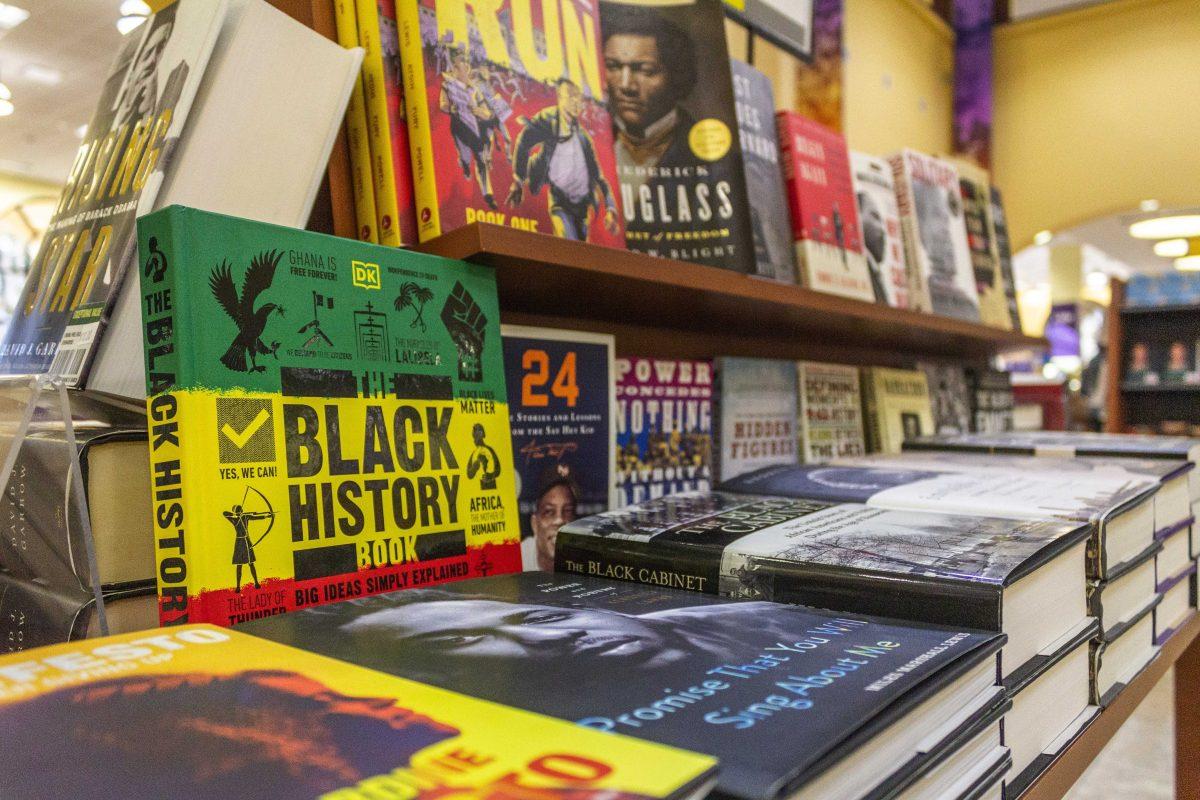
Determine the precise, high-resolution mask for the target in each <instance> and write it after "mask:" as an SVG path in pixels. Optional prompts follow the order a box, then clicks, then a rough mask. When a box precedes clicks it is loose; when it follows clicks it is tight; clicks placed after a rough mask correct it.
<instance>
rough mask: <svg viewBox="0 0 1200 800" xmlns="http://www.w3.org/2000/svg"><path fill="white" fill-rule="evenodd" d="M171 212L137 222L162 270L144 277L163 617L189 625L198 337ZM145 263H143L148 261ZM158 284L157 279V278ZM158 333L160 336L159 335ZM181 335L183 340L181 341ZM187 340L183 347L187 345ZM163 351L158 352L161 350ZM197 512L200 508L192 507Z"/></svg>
mask: <svg viewBox="0 0 1200 800" xmlns="http://www.w3.org/2000/svg"><path fill="white" fill-rule="evenodd" d="M178 213H185V214H186V213H188V212H187V211H183V212H179V211H165V212H159V213H158V214H153V215H150V216H148V217H143V218H142V219H140V220H138V242H139V249H140V250H142V252H143V253H145V252H147V251H148V250H149V248H151V247H154V248H156V249H157V252H158V255H159V256H160V259H161V261H160V263H161V268H160V271H159V272H157V273H154V274H153V277H145V275H146V273H145V272H144V273H143V278H142V314H143V320H144V322H145V329H146V345H145V346H146V361H147V368H146V378H147V387H146V414H147V416H148V417H149V419H148V420H147V425H148V426H149V437H148V438H149V441H150V481H151V486H150V491H151V496H152V502H153V520H154V560H155V577H156V580H157V582H158V613H159V623H160V624H162V625H183V624H185V623H187V622H190V621H194V620H192V619H191V614H190V612H191V609H190V604H189V600H188V597H189V592H188V587H189V579H190V574H191V570H190V569H189V566H190V565H189V557H190V556H189V551H188V547H187V543H186V541H185V531H186V530H187V527H188V524H189V522H190V519H189V518H190V516H192V515H193V514H194V511H193V512H191V513H189V505H188V503H187V493H188V490H189V487H188V485H187V483H186V482H185V476H188V475H190V472H191V471H190V470H188V469H187V468H186V461H185V455H186V450H185V445H186V444H187V442H186V440H187V436H186V433H185V432H186V431H187V426H186V425H184V424H183V422H184V416H185V415H184V414H183V408H182V406H183V405H184V404H185V403H186V398H185V394H186V393H185V392H183V391H182V390H181V387H183V386H186V385H188V383H189V380H188V379H189V378H190V376H191V371H190V369H189V368H190V367H191V366H192V363H191V362H192V359H191V358H190V357H189V356H188V353H187V348H188V343H187V341H186V336H187V332H190V331H196V330H197V329H196V328H195V321H194V320H193V318H192V314H191V293H190V291H189V287H188V285H187V278H188V270H187V253H188V249H187V247H186V245H185V243H184V242H181V241H179V239H180V238H181V234H180V233H179V232H177V231H176V230H175V225H174V224H173V222H174V220H175V215H176V214H178ZM144 260H145V259H144V258H143V261H144ZM155 277H157V280H156V279H155ZM155 330H157V331H159V332H160V335H158V336H155V335H154V334H153V331H155ZM177 332H179V333H180V334H181V335H176V334H177ZM181 340H182V341H181ZM156 350H157V351H158V352H157V353H156V352H155V351H156ZM190 508H192V509H194V508H195V504H192V505H191V507H190Z"/></svg>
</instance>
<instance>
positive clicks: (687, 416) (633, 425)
mask: <svg viewBox="0 0 1200 800" xmlns="http://www.w3.org/2000/svg"><path fill="white" fill-rule="evenodd" d="M616 363H617V417H616V418H617V507H620V506H625V505H630V504H632V503H640V502H642V501H643V500H649V499H651V498H654V497H662V496H663V495H669V494H675V493H677V492H686V491H695V490H704V489H708V488H709V486H710V482H711V480H712V426H713V363H712V362H711V361H685V360H675V359H663V358H618V359H617V362H616Z"/></svg>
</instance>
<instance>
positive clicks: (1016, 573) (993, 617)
mask: <svg viewBox="0 0 1200 800" xmlns="http://www.w3.org/2000/svg"><path fill="white" fill-rule="evenodd" d="M752 474H755V473H752ZM1088 534H1089V528H1088V526H1086V525H1080V524H1078V523H1071V522H1062V521H1014V520H1004V519H994V518H989V517H969V516H958V515H949V514H928V513H921V512H915V511H893V510H889V509H881V508H872V507H870V506H865V505H860V504H857V503H836V504H835V503H826V502H816V501H810V500H797V499H788V498H784V497H766V496H755V495H739V494H730V493H726V492H689V493H686V494H678V495H672V496H670V497H663V498H659V499H657V500H650V501H647V502H645V503H640V504H638V505H635V506H629V507H627V508H624V509H621V510H619V511H610V512H607V513H604V514H598V515H596V516H593V517H587V518H584V519H581V520H577V521H575V522H572V523H569V524H567V525H564V526H563V527H562V528H561V529H560V530H559V533H558V542H557V551H556V568H557V569H558V571H559V572H568V573H577V574H583V575H592V576H598V577H605V578H617V579H622V580H630V581H634V582H637V583H647V584H656V585H662V586H675V587H679V588H686V589H692V590H694V591H701V592H706V593H709V594H719V595H722V596H726V597H740V598H753V599H758V600H771V601H775V602H783V603H797V604H802V605H809V606H817V607H820V608H833V609H837V610H839V611H847V612H853V613H859V614H880V615H887V616H891V617H900V618H902V619H909V620H913V621H917V622H924V623H933V624H942V625H965V626H969V627H974V628H982V629H986V630H993V631H1003V632H1004V633H1006V634H1008V644H1007V645H1006V646H1005V648H1004V652H1003V654H1002V656H1001V675H1002V676H1003V677H1004V679H1005V684H1006V685H1009V684H1011V683H1013V682H1015V681H1018V680H1020V678H1021V676H1022V675H1023V674H1024V673H1026V672H1029V671H1030V670H1033V669H1035V668H1036V667H1037V665H1038V664H1039V663H1040V662H1041V661H1043V660H1046V659H1047V658H1050V659H1052V658H1053V656H1054V655H1055V654H1056V653H1057V649H1058V648H1056V647H1054V646H1053V645H1054V643H1055V642H1056V641H1058V640H1060V639H1062V638H1063V637H1064V636H1067V637H1069V636H1070V635H1071V634H1072V633H1074V632H1076V631H1077V630H1078V629H1079V628H1080V627H1081V626H1083V625H1086V624H1087V623H1088V622H1089V620H1087V609H1086V607H1085V589H1086V587H1085V582H1084V568H1083V567H1084V564H1083V561H1084V548H1085V543H1086V541H1087V538H1088ZM1043 607H1049V608H1054V609H1055V610H1056V613H1054V614H1051V615H1047V614H1044V613H1038V612H1037V609H1040V608H1043Z"/></svg>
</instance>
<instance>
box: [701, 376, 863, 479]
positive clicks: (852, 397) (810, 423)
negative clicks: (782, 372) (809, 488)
mask: <svg viewBox="0 0 1200 800" xmlns="http://www.w3.org/2000/svg"><path fill="white" fill-rule="evenodd" d="M796 373H797V377H798V380H799V400H800V413H799V418H798V422H797V427H799V429H800V460H801V461H802V462H803V463H806V464H811V463H814V462H820V461H828V460H830V459H831V458H839V457H841V456H859V455H863V454H864V453H866V451H867V450H866V440H865V438H864V435H863V420H862V398H861V397H860V394H859V390H858V368H857V367H848V366H845V365H844V364H821V363H818V362H815V361H801V362H799V363H798V364H796ZM696 488H701V487H696Z"/></svg>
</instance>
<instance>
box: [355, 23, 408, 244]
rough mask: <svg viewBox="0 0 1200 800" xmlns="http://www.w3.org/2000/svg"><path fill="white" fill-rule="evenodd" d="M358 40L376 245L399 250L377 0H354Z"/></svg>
mask: <svg viewBox="0 0 1200 800" xmlns="http://www.w3.org/2000/svg"><path fill="white" fill-rule="evenodd" d="M355 9H356V11H357V14H358V39H359V43H360V44H361V45H362V48H363V50H364V53H363V91H364V97H365V102H366V117H367V136H368V139H369V140H370V150H371V167H372V169H371V172H372V175H373V176H374V179H375V216H376V220H377V225H378V230H379V243H380V244H386V245H391V246H393V247H398V246H400V244H402V242H401V237H400V226H399V224H398V220H399V218H400V207H399V201H398V198H397V194H396V167H395V163H394V157H393V149H392V131H391V125H390V123H389V121H388V87H387V73H386V66H387V65H386V64H385V62H384V52H383V42H382V37H383V35H384V31H385V30H386V26H385V25H384V20H383V18H382V15H381V14H380V10H379V6H378V4H377V0H355Z"/></svg>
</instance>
